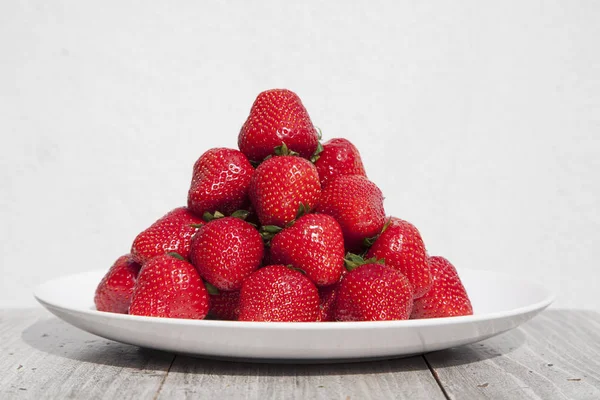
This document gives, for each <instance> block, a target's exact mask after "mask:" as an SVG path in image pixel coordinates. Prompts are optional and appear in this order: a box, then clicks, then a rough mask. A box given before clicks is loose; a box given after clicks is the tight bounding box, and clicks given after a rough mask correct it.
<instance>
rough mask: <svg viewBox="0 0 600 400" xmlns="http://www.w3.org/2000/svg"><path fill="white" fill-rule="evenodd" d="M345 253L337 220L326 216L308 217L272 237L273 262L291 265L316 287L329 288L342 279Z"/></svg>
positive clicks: (312, 215) (315, 215)
mask: <svg viewBox="0 0 600 400" xmlns="http://www.w3.org/2000/svg"><path fill="white" fill-rule="evenodd" d="M344 253H345V251H344V236H343V235H342V229H341V228H340V225H339V224H338V223H337V222H336V221H335V219H333V217H331V216H329V215H326V214H307V215H304V216H302V217H300V218H298V220H296V222H294V224H293V225H292V226H290V227H289V228H285V229H284V230H282V231H281V232H279V233H278V234H276V235H275V236H274V237H273V239H272V240H271V252H270V256H271V258H270V261H271V262H272V263H274V264H284V265H289V264H291V265H292V266H294V267H295V268H299V269H301V270H303V271H304V272H305V273H306V276H308V277H309V278H310V279H311V280H312V281H313V282H314V283H315V284H316V285H317V286H326V285H331V284H333V283H335V282H337V281H338V280H339V279H340V276H341V275H342V271H343V270H344Z"/></svg>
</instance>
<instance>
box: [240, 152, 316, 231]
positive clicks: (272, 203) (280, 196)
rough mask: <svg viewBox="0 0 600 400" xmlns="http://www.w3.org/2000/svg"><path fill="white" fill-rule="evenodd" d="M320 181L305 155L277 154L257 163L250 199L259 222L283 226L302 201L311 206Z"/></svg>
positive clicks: (308, 206) (313, 203) (309, 207)
mask: <svg viewBox="0 0 600 400" xmlns="http://www.w3.org/2000/svg"><path fill="white" fill-rule="evenodd" d="M320 194H321V184H320V183H319V174H318V173H317V169H316V168H315V166H314V165H313V164H312V163H311V162H310V161H308V160H305V159H304V158H300V157H295V156H276V157H272V158H269V159H268V160H265V161H264V162H263V163H262V164H260V165H259V166H258V168H257V169H256V171H255V172H254V175H253V176H252V181H251V183H250V201H251V202H252V206H253V207H254V209H255V211H256V213H257V215H258V219H259V220H260V223H261V224H262V225H277V226H284V225H285V224H287V223H288V222H290V221H292V220H294V218H296V215H297V214H298V210H299V208H300V206H301V204H302V205H303V206H304V207H305V208H306V210H307V211H308V210H310V209H312V208H313V207H314V206H315V205H316V204H317V202H318V201H319V195H320Z"/></svg>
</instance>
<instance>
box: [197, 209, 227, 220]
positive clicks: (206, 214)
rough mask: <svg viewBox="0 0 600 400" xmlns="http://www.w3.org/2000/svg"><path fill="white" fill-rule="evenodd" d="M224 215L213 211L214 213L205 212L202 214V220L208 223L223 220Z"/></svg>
mask: <svg viewBox="0 0 600 400" xmlns="http://www.w3.org/2000/svg"><path fill="white" fill-rule="evenodd" d="M224 217H225V214H223V213H222V212H220V211H215V212H214V213H212V214H211V213H210V212H208V211H205V212H204V214H202V219H203V220H205V221H206V222H210V221H212V220H214V219H219V218H224Z"/></svg>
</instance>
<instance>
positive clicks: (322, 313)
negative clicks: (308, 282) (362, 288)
mask: <svg viewBox="0 0 600 400" xmlns="http://www.w3.org/2000/svg"><path fill="white" fill-rule="evenodd" d="M339 287H340V285H339V282H336V283H334V284H333V285H329V286H322V287H320V288H319V298H320V300H321V301H320V303H319V321H320V322H330V321H335V317H334V307H335V298H336V297H337V292H338V290H339Z"/></svg>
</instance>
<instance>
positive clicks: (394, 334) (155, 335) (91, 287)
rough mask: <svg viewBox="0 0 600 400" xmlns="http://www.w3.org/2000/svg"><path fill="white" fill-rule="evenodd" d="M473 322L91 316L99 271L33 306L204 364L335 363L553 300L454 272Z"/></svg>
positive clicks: (481, 331)
mask: <svg viewBox="0 0 600 400" xmlns="http://www.w3.org/2000/svg"><path fill="white" fill-rule="evenodd" d="M459 272H460V276H461V279H462V281H463V283H464V285H465V287H466V289H467V291H468V293H469V296H470V298H471V302H472V304H473V308H474V312H475V315H471V316H465V317H453V318H437V319H427V320H409V321H378V322H319V323H316V322H312V323H306V322H302V323H284V322H235V321H210V320H203V321H197V320H185V319H168V318H152V317H139V316H133V315H121V314H113V313H106V312H100V311H96V310H95V308H94V305H93V304H94V302H93V296H94V291H95V289H96V285H97V284H98V282H100V279H101V278H102V276H103V275H104V273H105V271H104V270H101V271H93V272H87V273H82V274H77V275H71V276H67V277H63V278H59V279H55V280H52V281H49V282H47V283H45V284H42V285H40V286H39V287H38V288H37V289H36V290H35V293H34V295H35V297H36V299H37V300H38V301H39V302H40V303H41V304H42V305H43V306H44V307H46V308H47V309H48V310H50V311H51V312H52V313H53V314H55V315H56V316H57V317H59V318H61V319H62V320H64V321H66V322H68V323H69V324H72V325H74V326H76V327H78V328H81V329H83V330H85V331H88V332H91V333H93V334H96V335H98V336H102V337H105V338H107V339H112V340H116V341H118V342H123V343H128V344H133V345H136V346H141V347H149V348H153V349H159V350H166V351H172V352H177V353H184V354H192V355H197V356H208V357H225V358H243V359H254V360H261V359H262V360H263V361H264V360H279V361H284V360H288V361H289V360H294V361H296V362H298V361H304V362H307V361H321V362H322V361H330V362H332V361H342V360H353V359H367V358H369V359H370V358H385V357H401V356H409V355H415V354H421V353H426V352H430V351H436V350H442V349H446V348H450V347H455V346H461V345H464V344H468V343H474V342H478V341H480V340H483V339H487V338H489V337H491V336H494V335H498V334H500V333H502V332H505V331H507V330H509V329H512V328H515V327H517V326H518V325H519V324H521V323H523V322H525V321H527V320H529V319H531V318H532V317H533V316H535V315H536V314H537V313H539V312H540V311H542V310H543V309H544V308H546V307H547V306H548V305H550V303H551V302H552V300H553V295H552V294H551V293H550V292H549V291H548V290H546V289H545V288H543V287H542V286H540V285H538V284H534V283H530V282H525V281H521V280H517V279H514V278H511V277H510V276H507V275H503V274H499V273H495V272H488V271H479V270H461V271H459Z"/></svg>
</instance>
